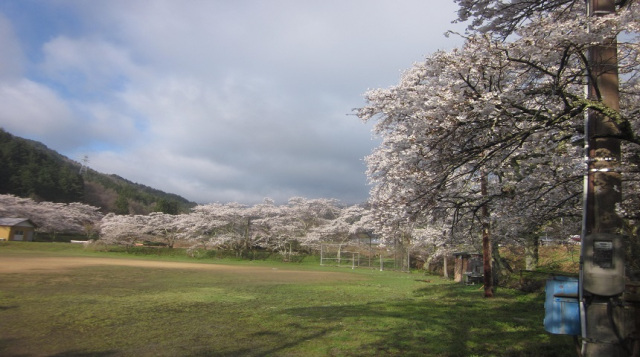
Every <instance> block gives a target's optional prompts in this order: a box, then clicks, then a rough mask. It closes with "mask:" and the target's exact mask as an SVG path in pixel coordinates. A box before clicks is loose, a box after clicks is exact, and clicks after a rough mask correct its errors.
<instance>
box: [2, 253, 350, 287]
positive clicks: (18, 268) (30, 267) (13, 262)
mask: <svg viewBox="0 0 640 357" xmlns="http://www.w3.org/2000/svg"><path fill="white" fill-rule="evenodd" d="M97 265H116V266H130V267H139V268H155V269H158V268H160V269H190V270H206V271H212V272H220V273H229V274H238V275H251V276H253V277H254V278H255V277H256V276H260V277H263V278H264V279H276V280H286V281H291V282H295V281H323V280H333V281H336V280H340V281H345V280H347V281H348V280H359V277H358V276H357V275H354V274H347V273H339V272H321V271H303V270H288V269H278V268H270V267H250V266H238V265H221V264H206V263H185V262H166V261H151V260H138V259H119V258H92V257H0V274H10V273H21V274H24V273H47V272H51V273H56V272H60V271H64V270H69V269H78V268H82V267H87V266H97Z"/></svg>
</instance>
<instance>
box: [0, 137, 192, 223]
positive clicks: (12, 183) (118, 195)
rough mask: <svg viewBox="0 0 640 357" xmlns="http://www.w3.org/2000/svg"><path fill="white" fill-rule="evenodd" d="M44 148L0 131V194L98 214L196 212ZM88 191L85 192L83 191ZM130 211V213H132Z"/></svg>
mask: <svg viewBox="0 0 640 357" xmlns="http://www.w3.org/2000/svg"><path fill="white" fill-rule="evenodd" d="M80 167H81V165H80V164H79V163H77V162H75V161H72V160H70V159H68V158H66V157H65V156H63V155H60V154H58V153H57V152H55V151H53V150H51V149H49V148H47V147H46V146H45V145H43V144H41V143H39V142H36V141H33V140H27V139H23V138H20V137H17V136H14V135H11V134H10V133H8V132H6V131H4V130H3V129H2V128H0V194H12V195H16V196H19V197H30V198H33V199H36V200H42V201H51V202H64V203H69V202H82V203H85V204H89V205H92V206H96V207H100V208H102V211H103V212H105V213H106V212H116V213H120V214H129V213H136V214H146V213H149V212H152V211H154V210H155V211H157V209H155V208H157V207H161V208H162V209H161V210H160V211H162V212H165V213H171V214H177V213H180V212H186V211H188V210H189V208H191V207H193V206H195V203H193V202H189V201H188V200H186V199H185V198H183V197H180V196H178V195H175V194H170V193H166V192H162V191H160V190H156V189H154V188H151V187H148V186H145V185H141V184H137V183H133V182H131V181H128V180H126V179H124V178H122V177H119V176H117V175H105V174H101V173H99V172H96V171H94V170H91V169H88V170H86V172H85V173H84V174H82V175H81V174H80ZM89 187H90V188H91V189H88V188H89ZM134 208H135V209H134Z"/></svg>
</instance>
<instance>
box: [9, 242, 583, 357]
mask: <svg viewBox="0 0 640 357" xmlns="http://www.w3.org/2000/svg"><path fill="white" fill-rule="evenodd" d="M39 244H43V243H39ZM36 245H37V244H33V245H24V246H25V247H26V246H28V247H29V248H28V249H27V248H25V250H24V251H21V250H20V249H18V248H15V247H13V248H12V250H11V251H10V252H9V250H3V248H6V245H5V246H0V259H2V258H3V256H5V254H9V255H11V256H12V257H16V256H23V257H24V258H25V259H38V258H40V257H42V256H45V255H47V254H49V255H57V256H59V255H61V254H65V253H64V250H61V249H57V248H56V250H55V251H54V252H49V253H47V252H46V251H43V250H40V251H39V253H36V252H37V250H34V249H33V246H36ZM43 247H44V246H43ZM73 249H74V250H73V252H72V253H71V254H70V255H71V256H73V255H78V254H94V253H83V252H81V251H75V249H76V248H73ZM102 254H104V253H102ZM235 264H240V263H237V262H236V263H235ZM251 264H252V265H257V263H256V262H253V263H251ZM268 266H269V267H270V268H272V269H295V268H296V266H292V265H287V264H281V265H279V266H277V267H276V266H275V265H274V263H269V265H268ZM305 269H312V267H311V266H308V265H307V266H305ZM318 269H319V267H318ZM321 270H322V271H324V272H327V276H326V277H324V278H322V279H318V277H317V276H316V277H314V278H313V279H309V280H308V281H302V282H301V281H295V282H293V281H292V282H287V281H286V280H282V279H278V280H268V279H265V278H264V276H257V275H256V276H252V275H250V274H249V275H247V273H245V272H243V273H240V272H234V271H233V270H231V271H217V270H212V271H209V270H189V269H169V268H139V267H138V268H136V267H126V266H87V267H83V268H77V269H70V270H63V271H59V272H44V271H43V272H29V273H26V274H20V273H12V274H3V273H2V272H1V271H0V331H2V332H3V333H2V336H0V355H3V356H41V355H57V356H65V355H69V356H71V355H74V356H77V355H92V356H265V355H271V356H374V355H378V356H380V355H393V356H470V355H478V356H573V355H574V350H573V347H572V341H571V338H570V337H567V336H554V335H549V334H547V333H546V332H544V330H543V328H542V319H543V315H544V311H543V300H542V299H543V297H542V296H540V295H538V294H521V293H517V292H515V291H512V290H505V289H500V290H498V294H497V297H496V298H494V299H484V298H483V297H482V290H479V289H478V287H477V286H462V285H459V284H453V283H451V282H450V281H447V280H441V279H439V278H437V277H429V278H428V280H429V281H430V282H425V281H424V276H422V275H421V274H419V273H413V274H407V273H395V272H380V271H376V270H361V269H356V270H351V269H336V268H326V267H325V268H322V269H321ZM345 277H346V278H345Z"/></svg>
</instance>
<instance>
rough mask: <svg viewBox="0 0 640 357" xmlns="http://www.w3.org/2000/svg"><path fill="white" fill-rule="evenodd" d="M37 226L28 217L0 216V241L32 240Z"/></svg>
mask: <svg viewBox="0 0 640 357" xmlns="http://www.w3.org/2000/svg"><path fill="white" fill-rule="evenodd" d="M37 227H38V226H37V225H36V224H35V223H33V222H32V221H31V220H30V219H28V218H4V217H0V241H9V240H12V241H28V242H31V241H33V236H34V232H35V229H36V228H37Z"/></svg>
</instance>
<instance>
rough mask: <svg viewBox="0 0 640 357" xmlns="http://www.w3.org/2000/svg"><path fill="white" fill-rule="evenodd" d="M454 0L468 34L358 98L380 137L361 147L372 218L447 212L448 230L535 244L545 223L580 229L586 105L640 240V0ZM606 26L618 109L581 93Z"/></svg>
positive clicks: (407, 220)
mask: <svg viewBox="0 0 640 357" xmlns="http://www.w3.org/2000/svg"><path fill="white" fill-rule="evenodd" d="M456 2H457V3H458V4H459V5H460V10H459V19H460V20H463V21H469V23H470V26H469V31H468V32H467V33H466V34H465V35H459V36H463V37H464V39H465V44H464V46H462V47H461V48H458V49H455V50H452V51H440V52H436V53H434V54H432V55H430V56H428V57H427V58H426V59H425V60H424V61H423V62H420V63H416V64H415V65H414V66H413V67H411V68H410V69H409V70H407V71H406V72H405V73H404V75H403V76H402V78H401V79H400V82H399V83H398V84H397V85H395V86H393V87H390V88H386V89H376V90H371V91H369V92H368V93H367V94H366V99H367V106H365V107H363V108H360V109H359V110H358V116H359V117H360V118H361V119H363V120H365V121H374V122H375V123H376V126H375V132H376V133H377V134H378V135H379V136H380V137H381V138H382V143H381V145H380V146H379V147H378V148H377V149H376V150H375V151H374V152H373V153H372V154H371V155H370V156H369V157H368V158H367V163H368V175H369V177H370V179H371V182H372V184H373V189H372V191H371V204H372V205H373V208H374V214H375V217H376V221H377V222H378V224H379V230H380V231H381V232H386V234H384V235H386V236H392V235H394V234H396V235H397V234H398V233H397V232H398V231H401V230H413V229H415V227H432V226H434V225H435V226H445V227H446V230H445V231H444V234H442V237H441V241H445V242H447V241H449V242H456V241H459V240H461V239H468V237H469V236H476V237H478V236H481V235H484V236H485V238H486V236H487V235H489V234H491V238H492V239H493V240H494V242H493V243H494V244H493V253H494V254H495V253H497V251H496V250H497V246H498V243H506V242H512V243H513V242H515V243H518V244H523V245H529V246H535V243H536V242H535V238H536V237H538V236H539V235H540V234H541V233H542V232H544V231H548V230H553V231H554V233H555V234H559V232H561V231H563V230H564V231H566V233H564V234H567V235H568V234H578V233H580V225H581V221H582V201H583V200H582V195H583V177H584V175H585V174H586V164H585V160H584V158H585V152H584V146H583V141H584V140H583V139H584V130H585V129H584V128H585V113H587V112H588V111H591V112H596V113H601V114H602V115H604V116H606V117H608V118H609V119H610V120H611V121H612V122H613V126H615V128H616V130H615V133H614V134H613V136H615V138H614V139H616V140H619V142H620V145H621V146H622V158H621V161H620V162H618V164H619V165H618V166H617V167H615V168H614V171H616V172H617V173H620V174H622V177H623V180H622V187H616V188H615V189H616V190H617V191H618V192H620V191H622V192H623V198H622V201H621V202H620V204H619V205H618V210H617V214H618V216H620V218H622V220H623V221H624V226H625V227H626V228H627V229H626V231H625V232H624V233H625V234H627V235H629V236H631V238H632V239H631V241H632V242H635V244H631V246H634V245H635V246H636V247H637V242H638V224H639V223H638V222H639V221H638V218H640V214H639V213H640V196H639V191H640V187H639V186H638V182H639V181H638V171H639V170H638V169H639V167H638V166H639V164H640V155H639V152H640V150H639V144H640V139H639V137H638V132H639V129H640V120H638V114H639V113H640V95H639V94H640V86H639V82H638V79H639V76H638V66H640V61H639V60H640V47H639V44H638V35H639V34H640V32H639V30H640V28H639V26H640V4H639V3H638V2H637V1H616V2H615V11H613V12H611V13H609V14H606V15H602V16H600V15H599V16H587V10H586V8H585V6H586V5H585V1H584V0H536V1H530V0H526V1H525V0H512V1H501V0H456ZM612 4H613V2H612ZM612 39H613V40H612ZM615 39H617V53H618V59H617V62H618V63H617V71H618V73H619V80H620V82H619V93H620V108H619V109H618V108H611V107H608V106H607V105H605V104H604V101H603V98H602V94H601V92H600V91H599V89H600V88H598V87H597V86H596V87H595V89H594V91H595V95H592V96H589V97H588V96H586V95H585V87H586V85H587V84H588V83H598V82H597V78H594V76H597V73H599V72H598V71H601V68H599V67H598V63H595V60H594V59H592V58H589V57H588V56H587V52H588V49H589V48H591V47H592V46H594V45H600V44H603V43H607V44H611V43H612V42H613V43H616V40H615ZM607 70H611V69H607ZM614 70H615V69H614ZM489 229H490V231H489ZM489 232H490V233H489ZM485 253H486V252H485ZM631 261H633V260H631ZM636 268H637V267H636ZM485 269H486V268H485ZM487 294H489V295H490V294H491V292H490V291H488V292H487Z"/></svg>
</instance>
